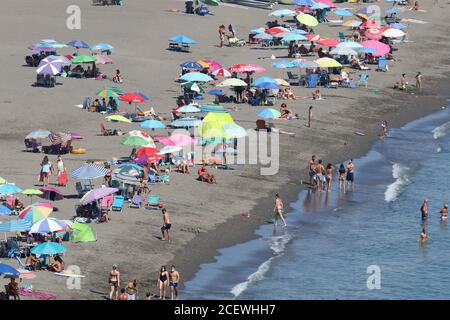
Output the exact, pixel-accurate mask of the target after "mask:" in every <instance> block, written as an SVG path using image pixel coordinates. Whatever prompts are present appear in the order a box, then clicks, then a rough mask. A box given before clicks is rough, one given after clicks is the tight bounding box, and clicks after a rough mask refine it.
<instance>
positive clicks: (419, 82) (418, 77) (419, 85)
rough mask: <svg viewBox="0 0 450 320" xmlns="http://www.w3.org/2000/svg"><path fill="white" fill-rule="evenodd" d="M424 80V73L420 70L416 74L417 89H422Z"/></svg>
mask: <svg viewBox="0 0 450 320" xmlns="http://www.w3.org/2000/svg"><path fill="white" fill-rule="evenodd" d="M422 81H423V75H422V73H421V72H418V73H417V74H416V89H417V91H420V90H422Z"/></svg>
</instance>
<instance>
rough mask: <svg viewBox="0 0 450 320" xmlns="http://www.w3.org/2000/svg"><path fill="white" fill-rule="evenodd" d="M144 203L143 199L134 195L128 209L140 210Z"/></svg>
mask: <svg viewBox="0 0 450 320" xmlns="http://www.w3.org/2000/svg"><path fill="white" fill-rule="evenodd" d="M143 202H144V198H143V197H142V196H140V195H135V196H134V197H133V198H132V199H131V202H130V204H129V205H128V207H129V208H136V209H140V208H141V207H142V203H143Z"/></svg>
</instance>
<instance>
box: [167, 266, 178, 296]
mask: <svg viewBox="0 0 450 320" xmlns="http://www.w3.org/2000/svg"><path fill="white" fill-rule="evenodd" d="M179 282H180V273H179V272H178V271H177V270H175V266H172V267H170V272H169V287H170V296H171V298H172V300H174V299H173V298H174V296H175V300H178V283H179Z"/></svg>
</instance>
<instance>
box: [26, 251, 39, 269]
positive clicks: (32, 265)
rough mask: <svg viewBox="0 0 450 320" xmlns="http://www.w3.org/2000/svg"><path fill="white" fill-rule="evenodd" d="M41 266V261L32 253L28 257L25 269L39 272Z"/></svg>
mask: <svg viewBox="0 0 450 320" xmlns="http://www.w3.org/2000/svg"><path fill="white" fill-rule="evenodd" d="M39 264H40V263H39V259H38V258H37V257H36V255H35V254H34V253H32V254H31V255H29V256H28V257H27V260H25V269H27V270H30V271H32V270H39Z"/></svg>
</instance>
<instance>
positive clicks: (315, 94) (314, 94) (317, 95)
mask: <svg viewBox="0 0 450 320" xmlns="http://www.w3.org/2000/svg"><path fill="white" fill-rule="evenodd" d="M312 97H313V100H322V93H321V92H320V90H319V89H316V90H314V91H313V92H312Z"/></svg>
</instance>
